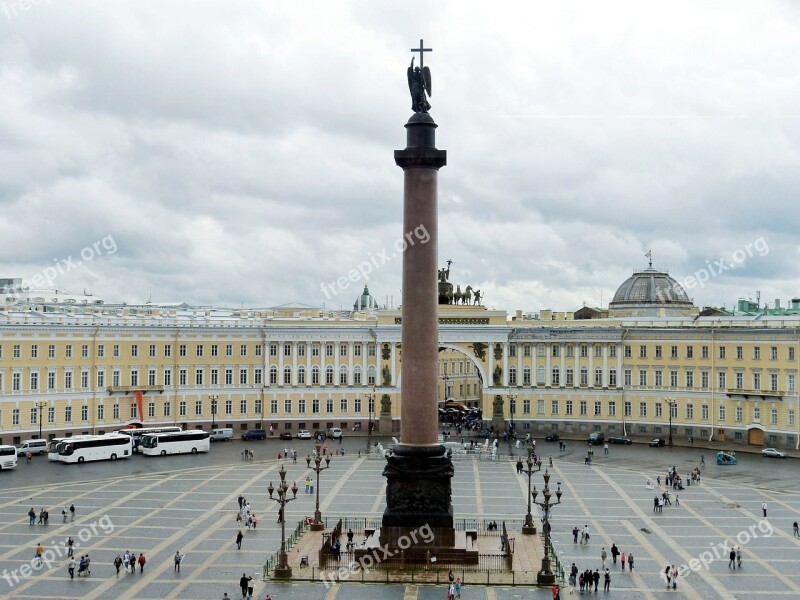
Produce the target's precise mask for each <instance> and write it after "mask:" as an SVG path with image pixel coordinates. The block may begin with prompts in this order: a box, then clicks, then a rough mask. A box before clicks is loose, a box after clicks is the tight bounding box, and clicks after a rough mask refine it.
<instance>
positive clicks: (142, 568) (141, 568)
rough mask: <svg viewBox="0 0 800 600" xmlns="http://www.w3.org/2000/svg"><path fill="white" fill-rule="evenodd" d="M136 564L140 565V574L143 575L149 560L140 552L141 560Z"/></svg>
mask: <svg viewBox="0 0 800 600" xmlns="http://www.w3.org/2000/svg"><path fill="white" fill-rule="evenodd" d="M136 562H138V563H139V574H140V575H141V574H142V573H144V566H145V564H147V559H146V558H145V557H144V553H143V552H139V560H138V561H136Z"/></svg>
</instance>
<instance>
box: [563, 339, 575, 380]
mask: <svg viewBox="0 0 800 600" xmlns="http://www.w3.org/2000/svg"><path fill="white" fill-rule="evenodd" d="M567 347H569V346H567ZM565 384H566V385H568V386H574V385H575V369H573V368H572V367H567V380H566V382H565Z"/></svg>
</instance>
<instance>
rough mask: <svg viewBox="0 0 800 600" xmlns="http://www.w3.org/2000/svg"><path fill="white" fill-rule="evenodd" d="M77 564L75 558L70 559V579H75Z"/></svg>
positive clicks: (68, 567)
mask: <svg viewBox="0 0 800 600" xmlns="http://www.w3.org/2000/svg"><path fill="white" fill-rule="evenodd" d="M77 564H78V563H76V562H75V557H74V556H73V557H71V558H70V559H69V564H68V565H67V572H68V573H69V578H70V579H75V566H76V565H77Z"/></svg>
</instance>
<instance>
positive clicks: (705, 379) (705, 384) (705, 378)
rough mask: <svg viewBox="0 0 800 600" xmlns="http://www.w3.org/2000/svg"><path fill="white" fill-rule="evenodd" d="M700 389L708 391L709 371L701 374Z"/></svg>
mask: <svg viewBox="0 0 800 600" xmlns="http://www.w3.org/2000/svg"><path fill="white" fill-rule="evenodd" d="M700 387H701V388H703V389H704V390H707V389H708V371H701V372H700Z"/></svg>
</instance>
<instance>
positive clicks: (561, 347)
mask: <svg viewBox="0 0 800 600" xmlns="http://www.w3.org/2000/svg"><path fill="white" fill-rule="evenodd" d="M558 355H559V357H560V358H561V366H560V367H559V380H558V386H559V387H566V386H567V344H566V342H559V344H558Z"/></svg>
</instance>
